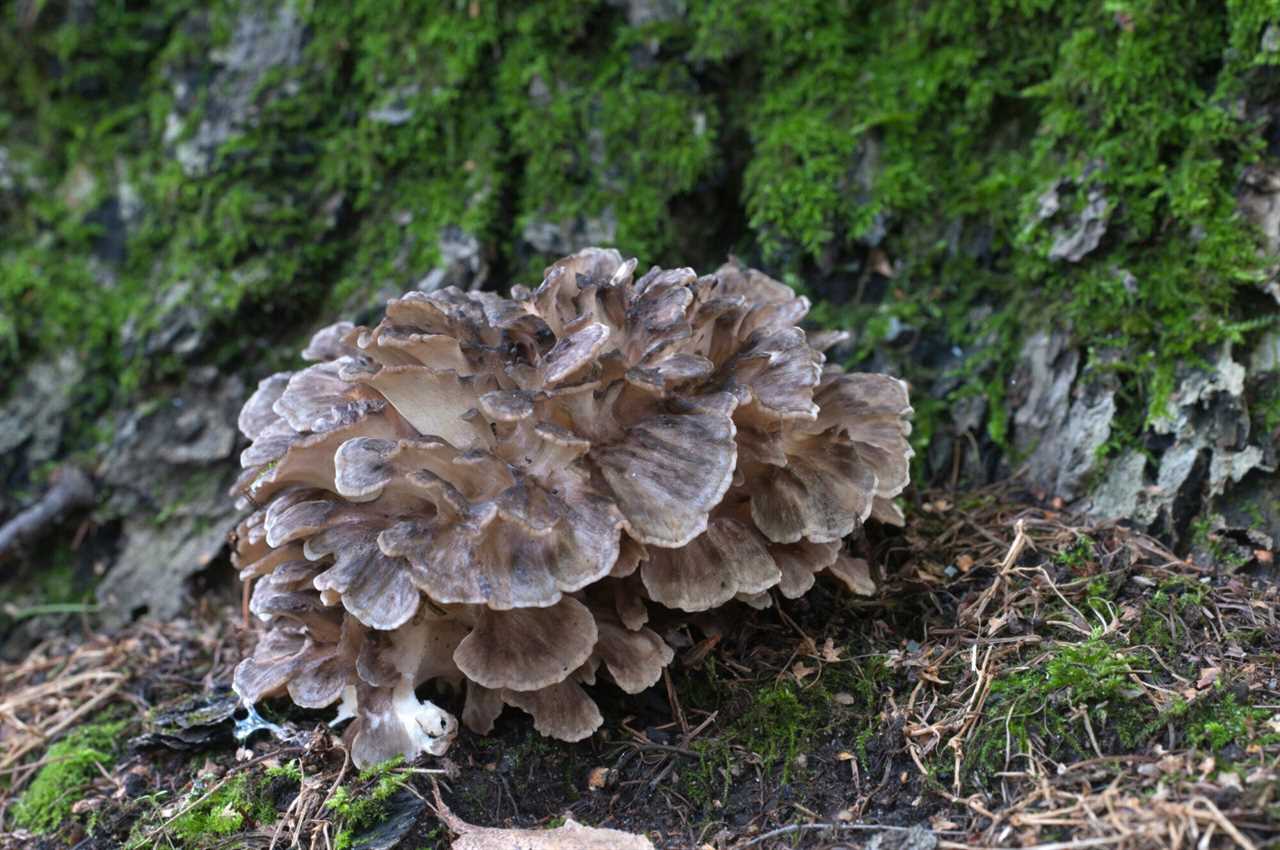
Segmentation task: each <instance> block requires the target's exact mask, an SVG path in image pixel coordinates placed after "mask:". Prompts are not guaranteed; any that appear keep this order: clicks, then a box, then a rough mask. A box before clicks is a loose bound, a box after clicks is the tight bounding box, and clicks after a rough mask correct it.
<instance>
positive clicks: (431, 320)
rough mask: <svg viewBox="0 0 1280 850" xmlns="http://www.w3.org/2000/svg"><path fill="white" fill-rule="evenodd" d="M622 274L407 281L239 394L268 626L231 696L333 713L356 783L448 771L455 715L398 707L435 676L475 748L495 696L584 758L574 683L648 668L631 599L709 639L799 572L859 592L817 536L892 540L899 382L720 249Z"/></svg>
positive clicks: (606, 261) (848, 567) (243, 529)
mask: <svg viewBox="0 0 1280 850" xmlns="http://www.w3.org/2000/svg"><path fill="white" fill-rule="evenodd" d="M636 266H637V264H636V261H635V260H634V259H631V260H624V259H623V257H622V255H621V254H619V253H618V252H617V251H614V250H610V249H599V248H588V249H585V250H583V251H580V252H578V253H576V254H574V255H572V256H569V257H565V258H564V259H562V260H560V261H558V262H556V263H554V264H552V265H551V266H550V267H548V268H547V269H546V271H545V273H544V276H543V279H542V282H541V283H540V284H539V285H538V286H537V287H536V288H532V289H529V288H526V287H521V286H517V287H513V288H512V292H511V297H509V298H504V297H501V296H499V295H496V294H493V293H487V292H463V291H461V290H458V289H454V288H448V289H442V290H439V291H436V292H431V293H424V292H410V293H407V294H405V295H404V296H402V297H400V298H396V299H393V300H392V301H390V302H389V303H388V304H387V308H386V312H385V316H384V317H383V318H382V320H381V321H380V322H378V323H377V324H376V325H374V326H372V327H361V326H357V325H354V324H352V323H350V322H338V323H336V324H333V325H329V326H327V327H325V328H322V329H321V330H319V331H318V332H316V334H315V335H314V336H313V338H312V339H311V342H310V344H308V345H307V347H306V348H305V350H304V351H303V358H304V359H305V360H306V361H308V363H309V365H307V366H305V367H304V368H302V369H299V370H298V371H295V372H280V373H276V374H273V375H270V376H268V377H267V378H265V379H263V380H262V382H261V383H260V384H259V385H258V387H257V389H256V390H255V391H254V393H253V394H252V395H251V396H250V398H249V399H248V400H247V401H246V403H245V406H244V409H243V410H242V412H241V414H240V418H239V424H240V428H241V430H242V431H243V433H244V435H245V437H246V438H247V439H248V440H249V441H250V442H249V445H248V446H247V448H245V449H244V451H243V452H242V453H241V464H242V465H243V466H244V473H243V474H242V475H241V477H240V479H239V481H238V482H237V484H236V488H235V491H234V492H235V494H236V495H237V496H239V497H240V498H241V499H242V501H243V503H244V505H245V506H246V508H248V507H249V506H252V507H253V510H252V512H251V513H249V514H248V515H247V516H246V518H245V519H244V520H243V521H242V522H241V523H240V524H239V526H238V527H237V535H236V540H237V542H236V551H235V552H234V553H233V562H234V564H235V566H236V567H237V569H239V571H240V574H241V576H242V577H243V578H245V579H246V580H247V581H254V582H256V585H255V587H254V589H253V593H252V597H251V604H250V609H251V610H252V612H253V613H254V615H255V616H256V617H257V618H258V619H259V621H260V622H261V624H262V631H263V634H262V637H261V639H260V640H259V642H258V645H257V648H256V649H255V650H254V652H253V654H252V655H251V656H250V657H249V658H247V659H246V660H244V661H243V662H241V664H240V665H239V667H238V668H237V670H236V674H235V682H234V685H235V688H236V690H237V692H238V693H240V695H241V696H242V697H243V698H244V699H246V700H248V701H255V700H258V699H261V698H265V697H269V696H280V695H284V694H286V693H287V694H288V695H289V696H290V697H291V698H292V699H293V700H294V701H295V702H297V703H298V704H299V705H304V706H308V707H320V706H325V705H332V704H333V703H335V702H339V701H341V706H342V707H341V711H342V714H343V716H348V715H350V716H353V717H354V721H353V724H352V726H351V728H350V729H349V730H348V733H347V738H348V740H349V743H350V746H351V752H352V757H353V759H354V760H355V762H356V763H357V764H358V765H360V766H362V767H363V766H367V765H369V764H372V763H375V762H377V761H379V760H382V759H385V758H389V757H391V756H393V755H397V754H402V755H405V756H406V757H413V756H414V755H416V754H418V753H420V752H432V753H439V752H443V748H444V747H446V746H448V742H449V740H450V739H451V738H452V735H453V733H454V730H455V729H456V723H454V721H453V719H452V718H451V717H449V716H448V715H447V714H445V713H444V712H443V711H441V710H440V709H438V708H437V707H435V706H433V705H431V704H430V703H423V702H420V701H419V700H418V698H417V697H416V696H415V690H416V689H418V688H419V687H420V686H422V685H423V684H425V683H428V682H431V681H436V680H440V681H445V682H452V683H455V684H457V683H464V684H465V689H466V703H465V708H464V711H463V717H462V719H463V721H464V722H465V723H466V725H467V726H468V727H469V728H471V729H473V730H476V731H480V732H485V731H488V730H489V729H491V728H492V726H493V723H494V722H495V720H496V718H497V717H498V715H499V713H500V712H501V711H502V709H503V706H505V705H510V706H513V707H516V708H520V709H521V710H523V711H526V712H528V713H530V714H532V715H533V718H534V724H535V728H537V729H539V730H540V731H542V732H544V733H546V734H549V735H553V736H555V737H560V738H563V739H565V740H579V739H581V738H583V737H586V736H588V735H590V734H591V733H592V732H593V731H594V730H595V729H596V728H597V727H598V726H599V724H600V722H601V719H600V713H599V710H598V709H597V708H596V706H595V703H594V701H593V700H592V699H591V697H590V696H589V695H588V694H587V692H586V691H585V690H583V685H584V684H586V685H590V684H594V683H596V681H597V675H598V673H599V672H600V671H604V672H605V673H607V677H606V678H607V679H610V680H612V681H613V682H614V683H615V684H616V685H617V686H619V687H621V688H622V689H624V690H626V691H628V692H632V693H634V692H638V691H640V690H643V689H645V688H647V687H650V686H652V685H653V684H654V683H655V682H657V680H658V679H659V678H660V677H661V675H662V670H663V668H664V667H665V666H666V665H667V664H669V663H670V662H671V659H672V655H673V653H672V650H671V648H670V647H668V646H667V645H666V643H665V642H664V641H663V640H662V638H661V637H659V636H658V634H657V633H656V632H654V631H652V630H650V629H648V628H646V627H645V624H646V622H648V620H649V615H650V613H651V606H653V605H657V606H661V607H662V608H666V609H671V610H673V611H677V612H688V613H687V614H686V615H685V616H689V617H690V618H691V619H694V620H695V621H697V622H703V623H709V622H713V621H715V619H716V616H717V615H716V612H717V610H718V609H720V608H722V607H723V606H726V605H729V604H731V603H733V602H735V601H741V602H743V603H745V604H746V605H749V606H754V607H764V606H767V605H769V604H771V601H772V598H773V597H772V595H771V590H772V589H773V588H775V587H776V588H778V591H779V592H780V593H781V595H782V596H784V597H787V598H794V597H797V596H800V595H802V594H803V593H805V592H806V591H807V590H808V589H809V588H810V587H811V586H812V585H813V583H814V580H815V575H816V574H818V573H821V572H823V571H828V572H830V573H832V574H833V575H835V576H836V577H837V578H839V579H841V580H843V581H844V582H845V583H846V584H848V585H849V586H851V587H853V589H854V590H855V591H857V592H870V591H868V587H870V588H871V591H873V590H874V584H873V583H872V582H871V576H870V569H869V566H868V565H867V564H866V563H865V562H862V561H858V560H856V559H852V558H850V557H849V556H847V555H845V554H842V552H841V547H842V541H843V539H844V538H845V537H846V536H847V535H849V534H851V533H854V532H856V531H857V530H858V529H859V528H860V527H861V525H862V523H863V522H865V521H867V520H869V519H875V520H878V521H881V522H888V523H897V524H901V522H902V521H903V517H902V514H901V512H900V511H899V510H898V509H897V507H896V506H895V505H894V502H893V499H894V497H895V496H897V495H898V494H900V493H901V492H902V490H903V488H904V487H905V486H906V484H907V481H908V474H909V461H910V458H911V447H910V444H909V442H908V437H909V435H910V424H909V421H908V417H909V416H910V414H911V407H910V403H909V400H908V395H907V387H906V385H905V384H904V383H903V382H901V381H898V380H897V379H895V378H891V377H889V376H885V375H874V374H862V373H846V372H844V371H843V370H841V369H839V368H838V367H836V366H833V365H831V364H828V363H827V362H826V359H825V356H824V354H823V351H824V350H825V349H826V348H827V347H828V346H830V345H833V344H835V343H836V342H838V341H839V339H840V338H841V337H840V334H839V333H819V334H808V333H806V332H805V331H804V330H802V329H801V328H800V327H799V326H798V324H799V322H800V321H801V320H802V319H803V317H804V316H805V314H806V312H807V311H808V308H809V303H808V301H807V300H806V299H804V298H803V297H797V296H796V295H795V294H794V292H793V291H792V290H791V289H790V287H788V286H786V285H784V284H782V283H779V282H778V281H775V280H772V279H770V278H769V277H767V276H766V275H764V274H762V273H760V272H758V271H755V270H752V269H749V268H746V267H744V266H743V265H741V264H740V263H738V262H737V261H736V260H731V261H730V262H729V263H727V264H726V265H724V266H723V267H721V268H720V269H719V270H717V271H716V272H715V273H714V274H710V275H704V276H701V277H700V276H698V275H697V274H696V273H695V272H694V271H693V270H692V269H688V268H675V269H660V268H656V267H655V268H652V269H650V270H649V271H648V272H646V273H644V274H642V275H640V276H638V277H637V276H636ZM653 610H655V611H656V610H657V609H653Z"/></svg>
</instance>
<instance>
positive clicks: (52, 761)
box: [13, 720, 128, 833]
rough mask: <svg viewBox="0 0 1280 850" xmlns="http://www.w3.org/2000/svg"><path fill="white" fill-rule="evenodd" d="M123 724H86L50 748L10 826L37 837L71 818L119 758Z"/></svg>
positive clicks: (98, 722)
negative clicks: (85, 795)
mask: <svg viewBox="0 0 1280 850" xmlns="http://www.w3.org/2000/svg"><path fill="white" fill-rule="evenodd" d="M127 725H128V723H127V721H123V720H107V721H97V722H92V723H87V724H85V725H83V726H80V727H77V728H76V729H75V730H74V731H72V732H71V733H69V734H68V735H67V736H66V737H65V738H63V739H62V740H61V741H58V742H56V743H54V744H53V745H52V746H50V747H49V749H48V751H47V752H46V753H45V755H44V759H45V761H47V764H45V766H44V767H42V768H40V772H39V773H37V774H36V776H35V779H33V780H32V781H31V785H30V786H29V787H28V788H27V790H26V791H24V792H23V793H22V796H21V797H20V798H18V801H17V802H16V803H15V804H14V806H13V823H14V824H15V825H17V826H19V827H22V828H24V829H29V830H31V831H32V832H36V833H46V832H52V831H53V830H56V829H57V828H58V827H60V826H61V825H62V824H63V823H65V822H66V821H68V820H69V819H70V818H71V808H72V806H74V805H75V804H76V803H77V802H78V801H79V800H80V798H81V797H82V796H83V794H84V792H85V791H86V790H87V789H88V788H89V786H90V784H91V783H92V782H93V781H94V780H95V779H97V778H99V777H100V776H101V775H102V774H101V773H100V770H105V769H109V768H110V767H111V766H112V765H113V764H115V761H116V758H117V756H118V755H119V751H120V743H121V732H123V730H124V729H125V727H126V726H127Z"/></svg>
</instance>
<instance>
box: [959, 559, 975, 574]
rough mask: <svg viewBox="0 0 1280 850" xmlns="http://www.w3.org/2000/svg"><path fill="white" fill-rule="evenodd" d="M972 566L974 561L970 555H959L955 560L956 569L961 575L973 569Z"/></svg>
mask: <svg viewBox="0 0 1280 850" xmlns="http://www.w3.org/2000/svg"><path fill="white" fill-rule="evenodd" d="M973 564H974V560H973V556H972V555H961V556H960V557H958V558H956V568H957V569H958V570H960V572H962V573H967V572H969V570H971V569H973Z"/></svg>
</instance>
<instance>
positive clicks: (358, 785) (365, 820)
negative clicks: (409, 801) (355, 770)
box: [325, 758, 410, 850]
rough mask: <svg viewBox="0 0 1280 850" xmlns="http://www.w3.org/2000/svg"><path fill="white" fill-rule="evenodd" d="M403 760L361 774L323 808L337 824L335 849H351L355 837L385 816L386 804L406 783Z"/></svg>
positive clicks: (337, 792)
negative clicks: (333, 816) (331, 815)
mask: <svg viewBox="0 0 1280 850" xmlns="http://www.w3.org/2000/svg"><path fill="white" fill-rule="evenodd" d="M409 776H410V774H409V772H408V771H407V770H406V769H405V767H404V759H403V758H395V759H392V760H391V761H388V762H384V763H383V764H380V765H377V766H375V767H371V768H369V769H368V770H365V771H362V772H361V773H360V774H359V776H357V778H356V782H355V783H353V784H352V785H343V786H340V787H339V788H338V789H337V790H336V791H334V793H333V796H331V797H330V798H329V800H328V802H327V803H325V808H326V809H328V810H329V811H330V812H332V813H333V814H334V815H335V817H336V818H337V821H338V826H337V837H336V838H335V840H334V846H335V847H336V848H337V850H344V849H345V848H347V847H350V846H351V842H352V840H353V838H354V836H355V834H356V833H357V832H358V831H359V830H360V829H362V828H365V827H368V826H372V825H373V824H375V823H377V821H378V819H379V818H381V817H383V816H384V815H385V814H386V806H387V801H388V800H389V799H391V797H392V796H393V795H394V794H395V793H396V792H397V791H399V790H400V789H401V788H403V787H404V786H405V784H406V783H407V782H408V781H409Z"/></svg>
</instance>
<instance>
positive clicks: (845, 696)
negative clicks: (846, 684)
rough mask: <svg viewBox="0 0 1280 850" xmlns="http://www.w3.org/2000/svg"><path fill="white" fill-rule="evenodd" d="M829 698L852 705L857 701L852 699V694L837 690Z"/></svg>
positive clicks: (842, 703)
mask: <svg viewBox="0 0 1280 850" xmlns="http://www.w3.org/2000/svg"><path fill="white" fill-rule="evenodd" d="M831 698H832V699H833V700H835V701H836V702H838V703H840V704H841V705H853V704H854V703H856V702H857V700H856V699H854V697H853V694H851V693H846V692H845V691H837V692H836V693H835V694H834V695H833V696H832V697H831Z"/></svg>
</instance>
